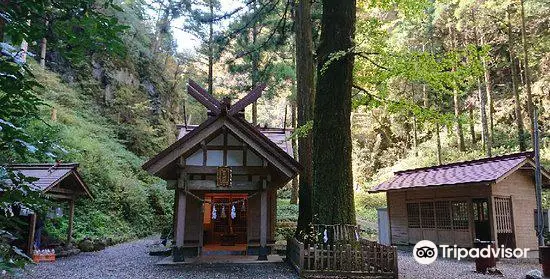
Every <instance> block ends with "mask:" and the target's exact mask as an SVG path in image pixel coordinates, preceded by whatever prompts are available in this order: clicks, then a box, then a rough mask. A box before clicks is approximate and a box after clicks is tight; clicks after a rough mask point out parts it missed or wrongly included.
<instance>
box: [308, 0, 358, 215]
mask: <svg viewBox="0 0 550 279" xmlns="http://www.w3.org/2000/svg"><path fill="white" fill-rule="evenodd" d="M355 4H356V3H355V1H354V0H324V1H323V16H322V18H321V38H320V44H319V47H318V49H317V57H318V64H317V87H316V89H317V90H316V95H315V104H314V112H313V185H314V186H313V212H314V221H316V222H318V223H321V224H355V206H354V202H353V178H352V165H351V149H352V145H351V123H350V122H351V121H350V115H351V89H352V85H353V63H354V56H353V54H352V48H353V46H354V36H355V21H356V15H355V11H356V6H355Z"/></svg>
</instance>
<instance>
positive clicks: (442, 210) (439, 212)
mask: <svg viewBox="0 0 550 279" xmlns="http://www.w3.org/2000/svg"><path fill="white" fill-rule="evenodd" d="M435 221H436V223H437V228H438V229H443V230H449V229H451V207H450V204H449V202H448V201H437V202H435Z"/></svg>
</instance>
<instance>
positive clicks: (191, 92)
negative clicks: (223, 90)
mask: <svg viewBox="0 0 550 279" xmlns="http://www.w3.org/2000/svg"><path fill="white" fill-rule="evenodd" d="M187 93H189V95H191V96H192V97H193V98H195V100H197V101H198V102H199V103H201V104H202V105H203V106H205V107H206V108H207V109H209V110H210V111H211V112H212V113H213V114H214V115H218V114H220V107H218V106H217V104H216V103H213V102H211V101H210V100H209V98H207V97H206V96H205V95H203V94H201V93H200V91H198V90H197V89H195V88H193V87H192V86H191V85H187ZM218 103H219V102H218Z"/></svg>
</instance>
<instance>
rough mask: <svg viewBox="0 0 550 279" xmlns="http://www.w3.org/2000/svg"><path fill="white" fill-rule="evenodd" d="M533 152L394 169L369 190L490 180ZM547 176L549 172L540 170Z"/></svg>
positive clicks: (515, 167) (527, 157)
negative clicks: (416, 167) (391, 174)
mask: <svg viewBox="0 0 550 279" xmlns="http://www.w3.org/2000/svg"><path fill="white" fill-rule="evenodd" d="M532 157H533V153H532V152H523V153H516V154H510V155H504V156H498V157H492V158H484V159H479V160H472V161H464V162H457V163H451V164H447V165H441V166H434V167H427V168H418V169H411V170H405V171H399V172H395V176H394V177H393V178H392V179H390V180H388V181H386V182H384V183H382V184H379V185H378V186H376V187H374V188H373V189H372V190H371V191H370V192H385V191H391V190H399V189H408V188H419V187H429V186H444V185H465V184H489V183H492V182H496V181H497V180H498V179H501V178H503V177H505V176H507V175H508V174H510V173H511V172H513V171H514V170H516V169H518V168H520V167H522V166H524V165H525V164H526V163H531V164H532V161H531V158H532ZM543 177H545V179H548V174H547V173H546V172H543Z"/></svg>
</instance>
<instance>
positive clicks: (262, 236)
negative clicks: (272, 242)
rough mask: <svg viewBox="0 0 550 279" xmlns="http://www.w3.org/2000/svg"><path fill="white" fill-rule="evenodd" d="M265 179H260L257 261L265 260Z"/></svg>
mask: <svg viewBox="0 0 550 279" xmlns="http://www.w3.org/2000/svg"><path fill="white" fill-rule="evenodd" d="M266 188H267V181H265V180H263V181H262V190H261V191H262V192H261V194H260V198H261V200H260V252H259V254H258V260H259V261H266V260H267V189H266Z"/></svg>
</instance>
